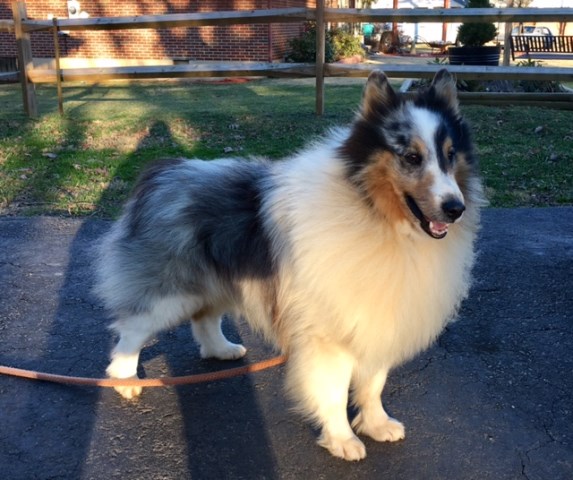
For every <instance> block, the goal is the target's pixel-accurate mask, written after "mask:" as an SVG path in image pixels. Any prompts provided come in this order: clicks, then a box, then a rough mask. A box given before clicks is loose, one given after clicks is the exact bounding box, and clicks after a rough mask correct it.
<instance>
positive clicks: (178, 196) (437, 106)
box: [97, 70, 482, 460]
mask: <svg viewBox="0 0 573 480" xmlns="http://www.w3.org/2000/svg"><path fill="white" fill-rule="evenodd" d="M481 203H482V193H481V185H480V181H479V178H478V176H477V168H476V160H475V158H474V154H473V151H472V145H471V140H470V135H469V131H468V127H467V126H466V124H465V123H464V121H463V120H462V118H461V116H460V112H459V110H458V102H457V97H456V89H455V84H454V82H453V80H452V78H451V76H450V75H449V73H448V72H447V71H445V70H443V71H441V72H439V73H438V74H437V75H436V77H435V78H434V81H433V82H432V84H431V86H430V87H429V88H428V89H427V91H425V92H423V93H421V94H420V95H419V96H418V97H417V98H416V99H414V100H404V99H402V98H401V97H399V96H398V95H397V94H396V93H395V92H394V91H393V90H392V88H391V87H390V85H389V83H388V81H387V79H386V77H385V76H384V74H383V73H381V72H374V73H372V75H371V76H370V78H369V79H368V82H367V84H366V87H365V91H364V96H363V101H362V105H361V108H360V111H359V112H358V114H357V116H356V119H355V121H354V122H353V124H352V125H351V126H350V128H348V129H340V130H337V131H335V132H333V133H332V134H331V135H330V136H329V137H328V138H327V139H325V140H323V141H321V142H319V143H316V144H314V145H313V146H311V147H309V148H308V149H306V150H304V151H302V152H301V153H299V154H297V155H295V156H293V157H292V158H289V159H287V160H285V161H282V162H265V161H244V160H231V159H224V160H218V161H210V162H203V161H198V160H186V159H170V160H166V161H163V162H160V163H157V164H155V165H153V166H151V167H150V168H149V169H148V170H147V171H146V172H145V173H144V174H143V175H142V176H141V178H140V180H139V182H138V184H137V186H136V187H135V190H134V192H133V195H132V197H131V199H130V200H129V202H128V203H127V205H126V207H125V212H124V214H123V216H122V217H121V219H120V220H119V221H118V222H117V223H116V224H115V225H114V226H113V228H112V229H111V231H110V232H109V234H107V236H106V237H105V238H104V240H103V243H102V247H101V252H100V262H99V268H98V282H97V292H98V293H99V295H100V297H101V298H102V299H103V301H104V303H105V305H106V306H107V307H108V308H109V309H110V310H111V312H112V313H113V314H114V315H115V317H116V321H115V323H114V324H113V328H114V330H115V331H116V332H117V333H118V334H119V337H120V338H119V343H118V344H117V346H116V348H115V349H114V351H113V353H112V361H111V363H110V365H109V367H108V370H107V372H108V375H109V376H111V377H116V378H127V377H133V376H135V375H136V371H137V363H138V357H139V352H140V350H141V348H142V347H143V345H144V343H145V342H146V341H147V340H149V339H150V338H151V337H152V336H153V335H154V334H155V333H157V332H158V331H160V330H162V329H165V328H169V327H172V326H174V325H176V324H178V323H179V322H181V321H183V320H190V322H191V326H192V330H193V334H194V337H195V339H196V341H197V342H198V343H199V344H200V347H201V356H202V357H204V358H205V357H216V358H220V359H235V358H239V357H241V356H243V355H244V354H245V352H246V350H245V348H244V347H243V346H241V345H237V344H233V343H231V342H229V341H228V340H227V339H226V338H225V337H224V336H223V334H222V332H221V316H222V315H223V314H224V313H230V314H232V315H234V316H240V315H242V316H244V317H245V318H246V319H247V320H248V321H249V323H250V325H252V326H253V327H254V328H255V329H256V330H258V331H260V332H262V333H263V335H264V336H265V337H266V338H267V339H269V340H270V341H272V342H274V343H275V345H277V347H278V348H280V349H281V350H282V351H283V352H285V353H287V354H288V356H289V361H288V367H287V369H288V370H287V390H288V392H289V393H290V395H292V397H293V398H294V400H295V402H296V405H297V407H298V409H299V410H300V411H301V412H302V413H303V414H304V415H305V416H307V417H308V418H310V419H311V420H312V421H314V422H316V424H317V425H318V426H319V427H320V428H321V435H320V439H319V444H320V445H322V446H324V447H326V448H327V449H328V450H329V451H330V452H331V453H332V454H333V455H335V456H337V457H342V458H344V459H346V460H359V459H362V458H364V457H365V455H366V451H365V448H364V444H363V443H362V442H361V440H360V439H359V438H358V437H357V436H356V434H355V432H356V433H362V434H366V435H369V436H370V437H372V438H374V439H375V440H378V441H395V440H400V439H402V438H404V427H403V426H402V424H401V423H400V422H398V421H397V420H394V419H392V418H390V417H389V416H388V415H387V414H386V412H385V411H384V409H383V407H382V403H381V393H382V389H383V388H384V383H385V381H386V376H387V374H388V372H389V371H390V369H392V368H393V367H395V366H396V365H399V364H400V363H402V362H404V361H406V360H408V359H410V358H412V357H413V356H414V355H415V354H417V353H418V352H420V351H421V350H422V349H424V348H426V347H427V346H428V345H429V344H430V343H431V342H432V341H434V340H435V338H436V337H437V335H438V334H439V333H440V332H441V331H442V329H443V328H444V326H445V325H446V323H447V322H448V321H449V320H451V319H452V317H453V316H454V315H455V313H456V309H457V308H458V306H459V305H460V302H461V301H462V300H463V299H464V297H465V296H466V295H467V293H468V289H469V284H470V269H471V266H472V263H473V260H474V253H473V243H474V240H475V236H476V231H477V227H478V219H479V207H480V205H481ZM118 391H119V392H120V393H121V394H122V395H123V396H124V397H126V398H131V397H134V396H137V395H139V394H140V393H141V389H140V388H135V387H123V388H118ZM349 401H351V402H352V403H353V404H354V405H355V406H356V407H357V410H358V414H357V416H356V417H355V418H354V419H353V421H352V425H351V424H350V423H349V420H348V417H347V404H348V402H349Z"/></svg>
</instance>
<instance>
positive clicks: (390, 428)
mask: <svg viewBox="0 0 573 480" xmlns="http://www.w3.org/2000/svg"><path fill="white" fill-rule="evenodd" d="M387 375H388V372H387V370H381V371H379V372H378V373H376V374H375V375H373V376H361V375H360V372H356V373H355V376H354V378H353V379H352V381H353V401H354V404H355V405H356V406H357V407H358V408H359V412H358V415H356V417H355V418H354V420H353V422H352V427H353V428H355V429H356V432H357V433H363V434H365V435H368V436H369V437H371V438H373V439H374V440H376V441H378V442H395V441H397V440H402V439H403V438H404V436H405V432H404V425H402V423H400V422H399V421H398V420H395V419H394V418H392V417H390V416H389V415H388V414H387V413H386V411H385V410H384V407H383V406H382V398H381V396H382V390H383V389H384V384H385V383H386V377H387Z"/></svg>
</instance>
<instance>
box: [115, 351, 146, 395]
mask: <svg viewBox="0 0 573 480" xmlns="http://www.w3.org/2000/svg"><path fill="white" fill-rule="evenodd" d="M137 358H138V357H137V355H120V354H116V355H115V356H114V358H113V360H112V362H111V363H110V364H109V366H108V367H107V369H106V373H107V376H108V377H109V378H118V379H125V378H137ZM113 388H114V390H115V391H116V392H117V393H119V394H120V395H121V396H122V397H123V398H127V399H129V400H131V399H132V398H136V397H138V396H139V395H141V390H142V388H141V387H137V386H129V387H128V386H125V387H113Z"/></svg>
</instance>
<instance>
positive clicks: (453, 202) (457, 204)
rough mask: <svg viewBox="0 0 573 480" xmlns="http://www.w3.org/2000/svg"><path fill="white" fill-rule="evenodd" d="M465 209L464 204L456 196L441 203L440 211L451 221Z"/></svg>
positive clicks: (458, 216)
mask: <svg viewBox="0 0 573 480" xmlns="http://www.w3.org/2000/svg"><path fill="white" fill-rule="evenodd" d="M465 209H466V206H465V205H464V204H463V203H462V202H461V201H460V200H458V199H457V198H450V199H448V200H446V201H445V202H444V203H442V211H443V212H444V213H445V214H446V217H447V218H448V219H449V220H450V221H451V222H452V223H453V222H455V221H456V220H457V219H458V218H460V217H461V216H462V213H464V210H465Z"/></svg>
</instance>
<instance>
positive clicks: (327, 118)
mask: <svg viewBox="0 0 573 480" xmlns="http://www.w3.org/2000/svg"><path fill="white" fill-rule="evenodd" d="M362 84H363V82H359V83H357V84H349V85H327V87H326V107H325V108H326V115H324V116H323V117H322V118H319V117H316V116H315V115H314V113H313V112H314V87H313V85H312V84H308V82H307V83H304V82H302V83H301V82H296V81H295V82H285V81H280V82H279V81H273V80H257V81H252V82H247V83H229V84H226V83H223V84H212V83H198V82H185V83H181V82H163V83H155V82H154V83H133V82H132V83H128V82H118V83H116V84H113V85H111V86H110V85H109V84H108V85H96V86H83V85H76V86H66V87H65V88H64V99H65V103H64V108H65V112H66V115H65V116H64V117H60V116H59V115H58V113H57V103H56V92H55V87H52V86H41V87H39V88H38V90H37V93H38V100H39V106H40V112H41V118H40V119H38V120H29V119H27V118H26V116H25V115H24V113H23V112H22V104H21V94H20V89H19V86H18V85H3V86H0V213H4V214H24V215H31V214H71V215H88V214H89V215H98V216H106V217H109V216H115V215H116V214H117V213H118V211H119V206H120V205H121V203H122V202H123V201H124V200H125V198H126V196H127V194H128V192H129V190H130V189H131V186H132V184H133V181H134V179H135V178H136V176H137V174H138V172H139V171H140V170H141V168H142V167H143V165H145V164H146V163H148V162H149V161H151V160H153V159H157V158H161V157H166V156H187V157H200V158H205V159H211V158H217V157H222V156H245V157H246V156H268V157H271V158H280V157H283V156H286V155H288V154H290V153H292V152H293V150H296V149H297V148H300V147H301V146H303V145H304V144H305V143H306V142H307V141H309V140H311V139H312V138H315V137H316V136H317V135H319V134H321V133H322V132H324V131H325V130H326V129H327V128H328V127H329V126H333V125H337V124H344V123H347V122H348V121H350V120H351V119H352V117H353V115H354V111H355V109H356V107H357V105H358V103H359V101H360V96H361V91H362ZM463 110H464V113H465V115H466V117H467V118H468V120H469V121H470V122H471V124H472V126H473V130H474V136H475V140H476V144H477V147H478V152H479V154H480V158H481V164H482V171H483V174H484V178H485V183H486V187H487V192H488V196H489V199H490V203H491V205H494V206H518V205H534V206H543V205H563V204H568V205H571V204H573V168H572V163H573V150H572V149H571V142H572V139H573V114H572V113H571V112H565V111H556V110H544V109H536V108H524V107H520V108H510V107H507V108H496V107H465V108H464V109H463Z"/></svg>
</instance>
